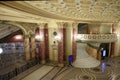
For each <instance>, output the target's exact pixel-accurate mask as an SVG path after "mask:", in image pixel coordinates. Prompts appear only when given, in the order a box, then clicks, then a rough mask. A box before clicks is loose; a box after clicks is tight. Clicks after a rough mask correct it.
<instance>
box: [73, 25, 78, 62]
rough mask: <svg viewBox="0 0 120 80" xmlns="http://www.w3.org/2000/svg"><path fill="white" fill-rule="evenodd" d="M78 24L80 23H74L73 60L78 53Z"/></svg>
mask: <svg viewBox="0 0 120 80" xmlns="http://www.w3.org/2000/svg"><path fill="white" fill-rule="evenodd" d="M77 26H78V23H73V30H72V31H73V32H72V34H73V40H72V55H73V61H75V60H76V53H77V43H76V35H77Z"/></svg>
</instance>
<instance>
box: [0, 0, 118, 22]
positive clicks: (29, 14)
mask: <svg viewBox="0 0 120 80" xmlns="http://www.w3.org/2000/svg"><path fill="white" fill-rule="evenodd" d="M51 19H52V20H56V21H78V22H79V21H83V22H89V21H93V22H94V21H98V22H111V23H113V22H119V21H120V0H40V1H0V20H12V21H22V22H33V23H40V22H49V21H50V20H51Z"/></svg>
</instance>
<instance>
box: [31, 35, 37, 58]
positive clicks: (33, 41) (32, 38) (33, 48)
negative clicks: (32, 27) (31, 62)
mask: <svg viewBox="0 0 120 80" xmlns="http://www.w3.org/2000/svg"><path fill="white" fill-rule="evenodd" d="M35 48H36V45H35V34H31V49H32V56H31V57H32V59H35V56H36V55H35Z"/></svg>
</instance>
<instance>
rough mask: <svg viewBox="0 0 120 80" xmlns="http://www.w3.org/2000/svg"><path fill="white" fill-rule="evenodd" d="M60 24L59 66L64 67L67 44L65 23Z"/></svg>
mask: <svg viewBox="0 0 120 80" xmlns="http://www.w3.org/2000/svg"><path fill="white" fill-rule="evenodd" d="M57 24H58V36H59V37H60V40H58V66H60V67H63V66H64V55H65V45H64V44H65V42H64V28H63V26H64V23H62V22H61V23H57Z"/></svg>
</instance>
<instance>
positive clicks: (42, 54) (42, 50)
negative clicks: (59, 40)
mask: <svg viewBox="0 0 120 80" xmlns="http://www.w3.org/2000/svg"><path fill="white" fill-rule="evenodd" d="M39 26H40V27H39V28H40V30H39V33H40V59H41V63H42V64H45V63H46V60H45V38H44V37H45V36H44V26H45V24H44V23H41V24H39Z"/></svg>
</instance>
